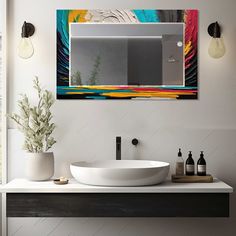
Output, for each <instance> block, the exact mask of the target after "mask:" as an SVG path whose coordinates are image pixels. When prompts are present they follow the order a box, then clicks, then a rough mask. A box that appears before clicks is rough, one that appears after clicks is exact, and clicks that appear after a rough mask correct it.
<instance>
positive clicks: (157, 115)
mask: <svg viewBox="0 0 236 236" xmlns="http://www.w3.org/2000/svg"><path fill="white" fill-rule="evenodd" d="M9 5H10V6H9V7H10V8H9V39H10V42H9V45H10V47H9V53H10V54H9V56H10V69H9V78H8V82H9V98H8V99H9V110H10V111H12V110H16V99H17V97H18V94H20V93H22V92H27V93H30V94H32V89H31V88H32V77H33V76H34V75H38V76H39V78H40V80H41V82H42V84H44V85H45V86H46V87H47V88H49V89H51V90H54V91H55V83H56V58H55V54H56V41H55V35H56V32H55V10H56V9H59V8H61V9H64V8H71V9H76V8H78V9H79V8H83V9H86V8H90V9H99V8H100V9H114V8H120V9H139V8H149V9H187V8H192V9H199V19H200V20H199V30H200V32H199V39H200V40H199V84H200V98H199V100H196V101H81V100H75V101H63V100H58V101H56V104H55V106H54V114H55V122H56V124H57V127H58V128H57V131H56V134H55V135H56V137H57V140H58V143H57V145H56V146H55V149H54V152H55V156H56V172H55V175H56V176H60V175H64V176H70V174H69V163H70V162H72V161H77V160H94V159H114V158H115V145H114V140H115V136H117V135H121V136H122V138H123V141H124V142H123V144H122V145H123V152H122V155H123V157H124V158H134V157H135V158H143V159H157V160H165V161H169V162H170V163H171V164H172V165H173V164H174V160H175V158H176V152H177V148H178V147H182V148H183V150H184V154H186V153H187V151H188V150H193V153H194V156H195V159H197V158H198V154H199V152H200V150H205V153H206V159H207V162H208V169H209V172H210V173H212V174H214V175H215V176H217V177H219V178H221V179H223V180H225V181H226V182H228V183H229V184H231V185H232V186H234V187H235V186H236V172H235V169H236V145H235V144H236V103H235V101H236V92H235V89H236V78H235V72H236V70H235V68H236V62H235V61H236V60H235V59H236V46H235V45H236V44H235V39H236V14H235V10H236V1H235V0H224V1H222V0H208V1H199V0H169V1H167V0H159V1H155V0H152V1H151V0H149V1H148V0H142V1H141V0H140V1H131V0H120V1H117V2H115V1H110V0H100V1H95V0H93V1H79V0H67V1H57V0H50V1H49V0H41V1H39V0H38V1H36V0H21V1H19V0H9ZM24 20H27V21H29V22H32V23H33V24H34V25H35V26H36V33H35V35H34V37H33V44H34V47H35V55H34V56H33V58H32V59H30V60H27V61H24V60H21V59H20V58H18V57H17V55H16V47H17V43H18V41H19V38H20V31H21V26H22V23H23V21H24ZM216 20H218V21H219V23H220V24H221V25H222V27H223V35H224V39H225V44H226V47H227V53H226V55H225V56H224V57H223V58H222V59H219V60H214V59H212V58H210V57H209V56H208V54H207V47H208V43H209V40H210V38H209V36H208V34H207V26H208V25H209V24H210V23H212V22H214V21H216ZM32 98H33V99H34V98H35V97H34V96H32ZM133 137H137V138H139V139H140V142H141V143H140V146H139V149H138V150H134V148H133V147H131V144H130V141H131V139H132V138H133ZM21 142H22V137H21V135H19V134H18V133H17V132H16V131H15V130H14V129H13V130H9V156H8V160H9V179H12V178H15V177H22V176H23V169H24V161H23V156H24V153H23V152H22V151H21V150H20V145H21ZM185 157H186V155H185ZM231 199H232V201H231V202H232V206H231V214H232V216H231V218H229V219H163V218H157V219H147V218H145V219H124V218H121V219H109V218H107V219H101V218H100V219H99V218H97V219H93V218H92V219H84V218H83V219H79V218H78V219H77V218H74V219H63V218H54V219H48V218H40V219H15V218H11V219H9V235H16V236H21V235H22V236H23V235H24V236H28V235H32V231H33V233H34V235H40V236H43V235H57V236H61V235H62V236H64V235H82V236H84V235H96V236H98V235H101V236H113V235H129V236H130V235H148V236H150V235H168V236H169V235H175V236H176V235H177V236H178V235H193V236H194V235H200V234H201V235H222V234H224V235H234V234H236V226H235V217H236V212H235V207H236V197H235V196H234V195H232V198H231Z"/></svg>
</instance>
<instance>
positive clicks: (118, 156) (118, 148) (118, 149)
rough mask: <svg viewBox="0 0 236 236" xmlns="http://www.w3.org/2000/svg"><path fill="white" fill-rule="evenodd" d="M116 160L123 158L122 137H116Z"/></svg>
mask: <svg viewBox="0 0 236 236" xmlns="http://www.w3.org/2000/svg"><path fill="white" fill-rule="evenodd" d="M116 160H121V137H119V136H118V137H116Z"/></svg>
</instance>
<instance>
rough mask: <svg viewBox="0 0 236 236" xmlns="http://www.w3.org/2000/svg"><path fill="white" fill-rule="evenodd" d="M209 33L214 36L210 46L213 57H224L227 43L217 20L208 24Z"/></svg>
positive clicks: (209, 50)
mask: <svg viewBox="0 0 236 236" xmlns="http://www.w3.org/2000/svg"><path fill="white" fill-rule="evenodd" d="M208 34H209V35H210V36H211V37H212V39H211V42H210V45H209V48H208V53H209V55H210V56H211V57H213V58H220V57H223V56H224V55H225V44H224V40H223V38H222V37H221V30H220V26H219V24H218V22H217V21H216V22H215V23H212V24H210V25H209V26H208Z"/></svg>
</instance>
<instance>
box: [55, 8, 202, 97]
mask: <svg viewBox="0 0 236 236" xmlns="http://www.w3.org/2000/svg"><path fill="white" fill-rule="evenodd" d="M76 22H78V23H85V22H89V23H103V22H104V23H109V22H111V23H119V22H120V23H131V24H132V23H140V24H142V23H155V22H156V23H158V22H168V23H171V22H172V23H173V22H183V23H185V48H184V55H185V86H128V85H125V86H123V85H120V86H101V85H100V86H94V85H93V86H91V85H89V86H85V85H83V86H76V87H71V86H70V85H69V61H70V58H69V57H70V52H69V24H70V23H76ZM197 98H198V10H57V99H132V100H133V99H197Z"/></svg>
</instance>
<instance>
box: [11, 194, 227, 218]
mask: <svg viewBox="0 0 236 236" xmlns="http://www.w3.org/2000/svg"><path fill="white" fill-rule="evenodd" d="M7 216H8V217H229V193H7Z"/></svg>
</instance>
